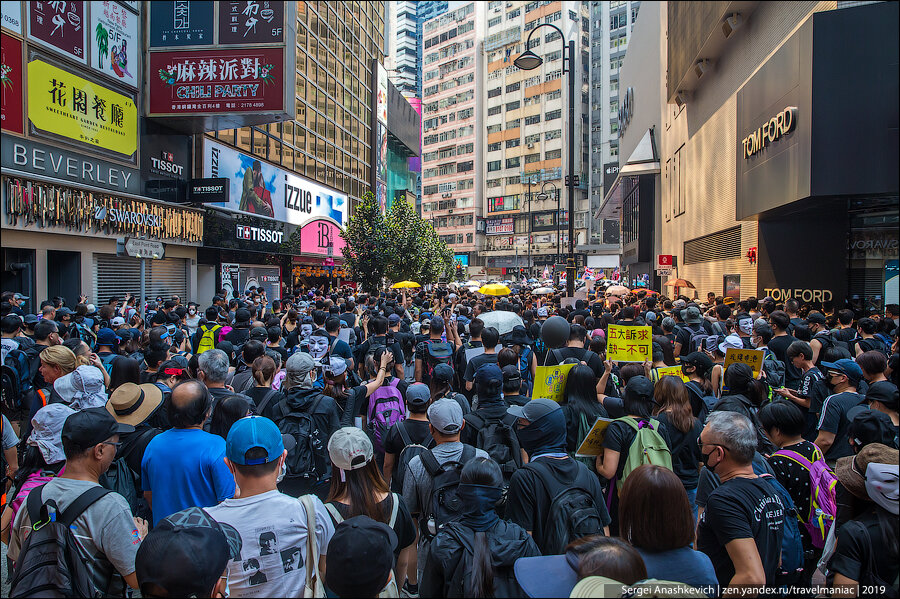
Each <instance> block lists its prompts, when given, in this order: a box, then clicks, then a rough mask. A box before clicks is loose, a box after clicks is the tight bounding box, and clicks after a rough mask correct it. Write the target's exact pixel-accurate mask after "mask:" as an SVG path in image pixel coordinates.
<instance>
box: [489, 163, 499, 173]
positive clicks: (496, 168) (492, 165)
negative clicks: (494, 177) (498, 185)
mask: <svg viewBox="0 0 900 599" xmlns="http://www.w3.org/2000/svg"><path fill="white" fill-rule="evenodd" d="M501 168H502V167H501V161H500V160H489V161H488V163H487V170H488V172H489V173H492V172H494V171H499V170H500V169H501Z"/></svg>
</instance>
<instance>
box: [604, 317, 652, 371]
mask: <svg viewBox="0 0 900 599" xmlns="http://www.w3.org/2000/svg"><path fill="white" fill-rule="evenodd" d="M652 344H653V332H652V328H651V327H627V326H619V325H615V324H611V325H609V344H608V345H607V348H606V355H607V359H609V360H612V361H613V362H644V361H647V360H650V359H651V357H652V356H653V350H652V349H651V345H652Z"/></svg>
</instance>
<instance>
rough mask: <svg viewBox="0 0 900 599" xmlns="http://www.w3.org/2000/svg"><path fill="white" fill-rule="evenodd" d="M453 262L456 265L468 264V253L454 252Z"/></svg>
mask: <svg viewBox="0 0 900 599" xmlns="http://www.w3.org/2000/svg"><path fill="white" fill-rule="evenodd" d="M453 263H454V264H456V265H457V266H468V265H469V254H456V255H455V256H453Z"/></svg>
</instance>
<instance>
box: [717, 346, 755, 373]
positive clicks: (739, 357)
mask: <svg viewBox="0 0 900 599" xmlns="http://www.w3.org/2000/svg"><path fill="white" fill-rule="evenodd" d="M764 355H765V352H763V350H761V349H734V348H731V347H729V348H728V349H727V350H726V351H725V370H728V367H729V366H731V365H732V364H736V363H741V364H746V365H748V366H749V367H750V368H752V369H753V376H754V377H758V376H759V371H760V370H761V369H762V363H763V356H764Z"/></svg>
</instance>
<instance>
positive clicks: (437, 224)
mask: <svg viewBox="0 0 900 599" xmlns="http://www.w3.org/2000/svg"><path fill="white" fill-rule="evenodd" d="M483 15H484V4H483V3H482V2H470V3H468V4H465V5H463V6H461V7H460V8H457V9H456V10H454V11H452V12H447V13H444V14H443V15H441V16H439V17H435V18H433V19H431V20H429V21H426V22H425V23H424V25H423V30H422V35H423V38H424V40H423V44H422V50H423V52H424V54H423V61H422V65H423V66H422V69H423V75H422V84H423V89H422V135H423V137H422V218H424V219H426V220H430V221H431V222H432V224H433V225H434V228H435V229H436V230H437V232H438V235H440V237H441V239H442V240H444V241H445V242H447V244H448V245H449V246H450V247H451V248H452V249H453V251H454V253H455V254H456V257H457V261H458V262H459V263H460V264H462V265H463V266H474V264H475V261H476V259H477V251H478V248H479V246H480V243H479V242H480V234H479V233H478V232H477V223H478V216H479V215H480V214H481V208H482V198H483V193H482V190H483V181H484V160H483V156H484V154H483V149H482V144H483V141H482V139H483V129H482V128H481V127H480V126H479V125H480V123H482V122H483V121H482V117H483V115H482V112H481V111H482V103H481V98H480V97H479V93H478V91H479V90H480V89H482V87H483V81H482V70H481V68H480V57H479V55H478V52H479V48H480V45H479V43H478V42H479V40H481V39H482V38H483V22H484V18H483Z"/></svg>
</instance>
